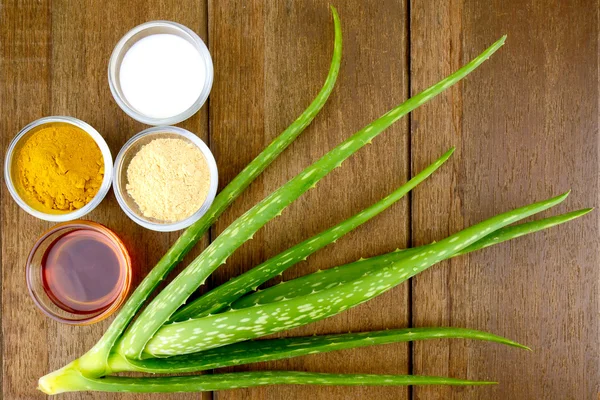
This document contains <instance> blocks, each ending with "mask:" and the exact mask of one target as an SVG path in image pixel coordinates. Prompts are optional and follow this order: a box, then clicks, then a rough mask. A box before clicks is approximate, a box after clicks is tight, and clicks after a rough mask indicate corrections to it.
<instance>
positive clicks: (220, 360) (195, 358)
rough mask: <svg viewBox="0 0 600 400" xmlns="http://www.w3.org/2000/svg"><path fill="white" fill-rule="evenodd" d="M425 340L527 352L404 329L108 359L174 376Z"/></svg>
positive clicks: (115, 365) (453, 332)
mask: <svg viewBox="0 0 600 400" xmlns="http://www.w3.org/2000/svg"><path fill="white" fill-rule="evenodd" d="M428 339H475V340H484V341H489V342H495V343H500V344H506V345H509V346H514V347H519V348H523V349H529V348H528V347H526V346H523V345H521V344H519V343H516V342H514V341H512V340H509V339H506V338H503V337H501V336H497V335H493V334H491V333H487V332H482V331H477V330H473V329H464V328H406V329H392V330H384V331H375V332H360V333H342V334H335V335H322V336H306V337H292V338H279V339H266V340H252V341H246V342H241V343H235V344H230V345H228V346H223V347H217V348H214V349H211V350H206V351H203V352H200V353H193V354H188V355H183V356H174V357H167V358H149V359H146V360H128V359H126V358H124V357H122V356H120V355H118V354H114V355H113V357H111V358H109V365H110V367H111V373H116V372H127V371H135V372H147V373H162V374H174V373H175V374H176V373H185V372H198V371H204V370H209V369H216V368H224V367H230V366H234V365H244V364H250V363H255V362H263V361H272V360H280V359H284V358H293V357H299V356H304V355H308V354H318V353H327V352H330V351H337V350H347V349H354V348H358V347H367V346H373V345H382V344H389V343H399V342H410V341H415V340H428Z"/></svg>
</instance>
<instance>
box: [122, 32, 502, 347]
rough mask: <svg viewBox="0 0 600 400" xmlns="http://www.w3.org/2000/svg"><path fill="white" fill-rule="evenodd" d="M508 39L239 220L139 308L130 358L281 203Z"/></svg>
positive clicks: (129, 337)
mask: <svg viewBox="0 0 600 400" xmlns="http://www.w3.org/2000/svg"><path fill="white" fill-rule="evenodd" d="M505 39H506V38H505V37H502V38H501V39H500V40H498V41H497V42H496V43H494V44H493V45H492V46H490V47H489V48H488V49H486V50H485V51H484V52H483V53H481V54H480V55H479V56H477V57H476V58H475V59H473V60H472V61H471V62H469V63H468V64H467V65H465V66H464V67H462V68H460V69H459V70H458V71H456V72H455V73H453V74H452V75H450V76H449V77H447V78H446V79H444V80H442V81H440V82H439V83H437V84H435V85H433V86H431V87H430V88H429V89H426V90H425V91H423V92H421V93H419V94H417V95H416V96H414V97H412V98H410V99H409V100H407V101H406V102H404V103H403V104H401V105H399V106H397V107H395V108H393V109H392V110H390V111H389V112H387V113H386V114H384V115H383V116H382V117H380V118H379V119H377V120H375V121H374V122H372V123H370V124H369V125H367V126H366V127H365V128H363V129H361V130H360V131H358V132H357V133H355V134H354V135H353V136H351V137H350V138H348V139H347V140H345V141H344V142H342V143H341V144H340V145H338V146H337V147H336V148H334V149H333V150H331V151H330V152H328V153H327V154H325V155H324V156H323V157H322V158H321V159H319V160H318V161H317V162H315V163H314V164H312V165H311V166H309V167H308V168H306V169H305V170H304V171H302V172H301V173H300V174H298V175H297V176H296V177H294V178H292V179H291V180H290V181H288V182H287V183H286V184H284V185H283V186H281V187H280V188H279V189H277V190H275V191H274V192H273V193H271V194H270V195H268V196H267V197H266V198H265V199H263V200H262V201H260V202H259V203H258V204H256V205H255V206H254V207H252V208H251V209H250V210H248V211H247V212H246V213H245V214H244V215H242V216H241V217H240V218H238V219H237V220H235V221H234V222H233V223H232V224H231V225H229V227H227V228H226V229H225V230H224V231H223V232H222V233H221V235H220V236H218V237H217V238H216V239H215V240H214V241H213V242H212V243H211V244H210V246H208V248H207V249H206V250H205V251H204V252H203V253H202V254H200V255H199V256H198V257H197V258H196V259H195V260H194V261H192V262H191V263H190V265H188V266H187V268H186V269H185V270H184V271H183V272H181V273H180V274H179V275H178V276H177V277H176V278H175V279H174V280H173V281H172V282H171V283H170V284H169V285H168V286H167V287H166V288H165V289H164V290H163V291H162V292H160V293H159V294H158V296H156V298H155V299H154V300H153V301H152V302H151V303H150V304H149V305H148V307H146V309H145V310H143V311H142V312H141V314H140V315H139V317H138V318H137V319H136V320H135V321H134V322H133V324H132V325H131V326H130V328H129V329H128V330H127V331H125V333H124V335H123V340H122V341H121V345H120V346H119V347H118V352H119V353H121V354H123V355H125V356H126V357H128V358H133V359H139V358H140V357H142V352H143V351H144V347H145V346H146V343H147V341H148V340H150V338H151V337H152V336H153V335H154V333H156V331H157V330H158V329H160V327H161V326H162V325H163V324H164V323H165V322H167V321H168V320H169V318H170V317H171V315H173V313H174V312H175V311H176V310H177V309H178V308H179V307H180V306H181V305H182V304H184V303H185V301H186V300H187V299H188V297H189V296H190V295H191V294H192V293H193V292H194V291H195V290H196V289H197V288H198V287H199V286H200V285H202V284H203V283H204V282H205V280H206V278H207V277H208V276H209V275H210V274H211V273H212V272H213V271H214V270H215V269H216V268H218V267H219V266H220V265H222V264H224V263H225V262H226V260H227V258H228V257H229V256H230V255H231V254H232V253H233V252H234V251H235V250H236V249H237V248H238V247H240V246H241V245H242V244H244V243H245V242H246V241H248V240H250V239H251V238H252V236H253V235H254V233H256V231H257V230H258V229H260V228H261V227H262V226H264V225H265V224H266V223H267V222H269V221H270V220H271V219H273V218H275V217H276V216H277V215H279V214H281V212H282V211H283V209H285V208H286V207H287V206H288V205H290V204H291V203H292V202H293V201H294V200H296V199H297V198H298V197H300V195H302V194H303V193H304V192H306V191H307V190H308V189H310V188H311V187H314V186H315V185H316V183H317V182H318V181H319V180H320V179H322V178H323V177H325V176H326V175H327V174H328V173H329V172H331V171H332V170H333V169H334V168H336V167H338V166H340V165H341V163H342V162H343V161H344V160H346V159H347V158H348V157H350V156H351V155H352V154H354V153H355V152H356V151H358V150H359V149H360V148H362V147H363V146H365V145H366V144H367V143H370V142H371V140H372V139H373V138H375V137H376V136H377V135H379V134H380V133H381V132H383V131H384V130H385V129H386V128H387V127H389V126H390V125H392V124H393V123H394V122H396V121H397V120H399V119H400V118H401V117H402V116H404V115H406V114H407V113H409V112H410V111H412V110H414V109H415V108H417V107H419V106H420V105H422V104H424V103H425V102H427V101H428V100H430V99H431V98H433V97H434V96H436V95H437V94H439V93H441V92H443V91H444V90H445V89H447V88H448V87H450V86H452V85H453V84H455V83H457V82H458V81H460V80H461V79H462V78H464V77H465V76H466V75H468V74H469V73H470V72H472V71H473V70H475V69H476V68H477V67H478V66H479V65H481V63H483V62H484V61H485V60H487V59H488V58H489V57H490V56H491V55H492V54H493V53H494V52H495V51H497V50H498V49H499V48H500V47H501V46H502V45H503V44H504V41H505Z"/></svg>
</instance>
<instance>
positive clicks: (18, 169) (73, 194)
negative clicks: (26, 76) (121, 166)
mask: <svg viewBox="0 0 600 400" xmlns="http://www.w3.org/2000/svg"><path fill="white" fill-rule="evenodd" d="M112 162H113V161H112V155H111V153H110V149H109V148H108V145H107V144H106V142H105V141H104V139H103V138H102V136H101V135H100V134H99V133H98V131H96V130H95V129H94V128H93V127H91V126H90V125H89V124H87V123H85V122H83V121H81V120H79V119H76V118H72V117H64V116H56V117H45V118H41V119H38V120H36V121H34V122H32V123H30V124H29V125H27V126H26V127H25V128H23V129H22V130H21V131H20V132H19V133H18V134H17V136H16V137H15V138H14V139H13V140H12V142H11V143H10V146H9V148H8V151H7V153H6V158H5V161H4V179H5V182H6V185H7V187H8V191H9V192H10V194H11V196H12V197H13V199H14V200H15V201H16V202H17V204H18V205H19V206H20V207H21V208H22V209H23V210H25V211H26V212H28V213H29V214H31V215H33V216H34V217H37V218H40V219H43V220H46V221H52V222H65V221H71V220H75V219H78V218H81V217H83V216H84V215H86V214H87V213H89V212H90V211H92V210H93V209H94V208H96V207H97V206H98V204H100V202H101V201H102V199H103V198H104V196H106V193H107V192H108V190H109V189H110V186H111V182H112V168H113V167H112Z"/></svg>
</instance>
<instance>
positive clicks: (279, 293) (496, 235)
mask: <svg viewBox="0 0 600 400" xmlns="http://www.w3.org/2000/svg"><path fill="white" fill-rule="evenodd" d="M590 211H592V209H591V208H587V209H583V210H578V211H573V212H570V213H566V214H562V215H557V216H554V217H549V218H544V219H541V220H538V221H532V222H526V223H523V224H519V225H514V226H508V227H506V228H502V229H499V230H497V231H495V232H492V233H491V234H489V235H488V236H486V237H484V238H482V239H481V240H478V241H477V242H475V243H473V244H472V245H471V246H469V247H466V248H464V249H463V250H461V251H459V252H457V253H454V254H452V255H450V256H449V257H448V258H453V257H457V256H460V255H464V254H467V253H470V252H473V251H476V250H479V249H483V248H485V247H488V246H491V245H494V244H498V243H502V242H505V241H507V240H511V239H514V238H517V237H520V236H523V235H527V234H530V233H534V232H537V231H541V230H544V229H548V228H550V227H553V226H556V225H560V224H563V223H565V222H568V221H571V220H574V219H575V218H579V217H581V216H583V215H585V214H587V213H589V212H590ZM426 246H430V245H425V247H426ZM422 247H424V246H421V247H416V248H411V249H405V250H396V251H393V252H391V253H387V254H383V255H380V256H376V257H372V258H368V259H361V260H358V261H355V262H353V263H350V264H346V265H341V266H338V267H333V268H329V269H326V270H320V271H317V272H314V273H312V274H308V275H304V276H301V277H299V278H296V279H292V280H289V281H284V282H281V283H280V284H278V285H275V286H272V287H270V288H267V289H264V290H260V291H256V292H254V293H251V294H248V295H246V296H244V297H241V298H240V299H238V300H237V301H235V302H234V303H233V304H232V305H231V308H233V309H240V308H246V307H252V306H254V305H256V304H266V303H272V302H277V301H285V300H289V299H292V298H294V297H298V296H304V295H307V294H310V293H314V292H317V291H320V290H324V289H330V288H332V287H335V286H340V285H343V284H346V283H348V282H351V281H354V280H356V279H359V278H360V277H361V276H363V275H364V274H366V273H370V272H371V273H372V271H374V270H376V269H379V268H381V267H384V266H386V265H389V264H391V263H392V262H395V261H397V260H400V259H402V258H404V257H407V256H411V255H412V254H414V253H415V251H419V249H420V248H422Z"/></svg>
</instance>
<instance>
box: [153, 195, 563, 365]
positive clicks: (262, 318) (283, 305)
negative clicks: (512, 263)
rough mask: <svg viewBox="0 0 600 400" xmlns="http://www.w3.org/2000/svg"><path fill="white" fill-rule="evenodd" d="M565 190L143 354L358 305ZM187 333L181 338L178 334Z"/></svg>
mask: <svg viewBox="0 0 600 400" xmlns="http://www.w3.org/2000/svg"><path fill="white" fill-rule="evenodd" d="M567 196H568V192H567V193H564V194H562V195H559V196H556V197H553V198H550V199H547V200H544V201H540V202H537V203H533V204H530V205H527V206H524V207H520V208H517V209H514V210H512V211H508V212H504V213H501V214H499V215H496V216H495V217H492V218H489V219H487V220H485V221H483V222H480V223H478V224H476V225H473V226H471V227H469V228H466V229H464V230H462V231H460V232H458V233H455V234H453V235H451V236H449V237H447V238H446V239H443V240H440V241H439V242H436V243H434V244H432V245H430V246H428V247H427V248H423V249H422V250H421V251H419V252H418V253H416V254H414V255H412V256H411V257H407V258H403V259H401V260H398V261H397V262H395V263H393V264H392V265H390V266H387V267H384V268H382V269H381V270H379V271H376V272H374V273H373V274H371V275H366V276H364V277H363V278H360V279H358V280H356V281H354V282H352V284H348V285H342V286H339V287H335V288H332V289H326V290H323V291H320V292H317V293H313V294H309V295H306V296H300V297H297V298H294V299H291V300H288V301H283V302H278V303H269V304H264V305H259V306H255V307H249V308H244V309H241V310H230V311H227V312H224V313H221V314H216V315H212V316H208V317H205V318H200V319H192V320H189V321H185V322H180V323H173V324H169V325H165V326H163V327H161V328H160V329H159V330H158V331H157V332H156V334H155V335H154V336H153V337H152V338H151V340H150V341H149V342H148V343H147V346H146V348H145V349H144V358H150V357H169V356H173V355H180V354H189V353H194V352H197V351H203V350H207V349H210V348H215V347H220V346H224V345H227V344H230V343H235V342H239V341H243V340H248V339H254V338H257V337H261V336H266V335H269V334H272V333H276V332H279V331H282V330H289V329H292V328H296V327H298V326H302V325H306V324H308V323H311V322H315V321H318V320H321V319H324V318H327V317H330V316H333V315H336V314H338V313H340V312H342V311H345V310H346V309H348V308H351V307H355V306H357V305H359V304H361V303H364V302H366V301H368V300H370V299H372V298H374V297H377V296H379V295H380V294H382V293H384V292H386V291H388V290H390V289H391V288H393V287H395V286H397V285H399V284H400V283H402V282H404V281H405V280H407V279H409V278H411V277H412V276H414V275H416V274H418V273H420V272H422V271H424V270H425V269H427V268H429V267H430V266H432V265H434V264H436V263H438V262H439V261H442V260H444V259H445V258H447V257H448V255H449V254H453V253H455V252H457V251H460V250H462V249H463V248H465V247H467V246H470V245H471V244H473V243H475V242H476V241H478V240H479V239H481V238H483V237H485V236H487V235H488V234H489V233H491V232H492V231H495V230H498V229H500V228H502V227H504V226H507V225H509V224H511V223H513V222H515V221H517V220H519V219H523V218H527V217H529V216H531V215H533V214H536V213H538V212H540V211H543V210H546V209H548V208H550V207H552V206H554V205H556V204H558V203H560V202H562V201H564V200H565V198H566V197H567ZM183 337H184V338H185V339H186V342H185V343H181V342H179V341H178V338H183Z"/></svg>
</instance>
